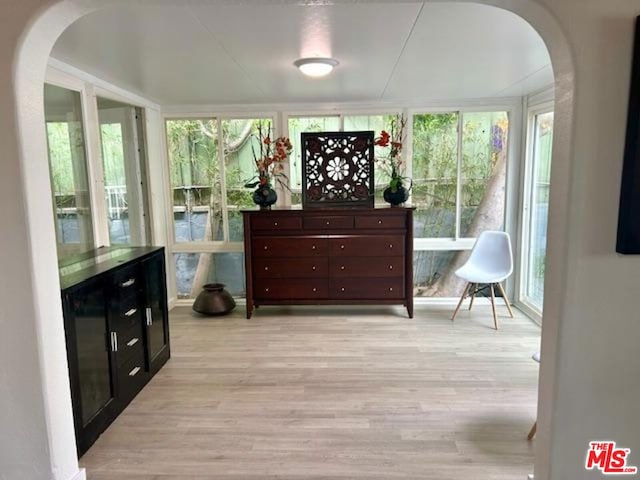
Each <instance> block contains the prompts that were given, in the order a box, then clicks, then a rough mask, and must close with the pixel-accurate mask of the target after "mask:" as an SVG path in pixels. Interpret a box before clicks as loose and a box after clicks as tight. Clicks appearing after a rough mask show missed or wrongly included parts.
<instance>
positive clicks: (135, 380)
mask: <svg viewBox="0 0 640 480" xmlns="http://www.w3.org/2000/svg"><path fill="white" fill-rule="evenodd" d="M146 377H147V372H146V371H145V365H144V350H143V349H140V350H139V351H136V352H135V353H134V355H133V356H132V357H131V358H129V359H128V360H127V361H126V362H125V363H124V364H123V365H122V366H120V367H118V397H120V398H122V399H123V400H125V401H129V400H131V399H132V398H133V397H134V396H135V395H136V393H138V392H139V391H140V389H141V388H142V387H143V386H144V383H145V381H146Z"/></svg>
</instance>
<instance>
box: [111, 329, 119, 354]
mask: <svg viewBox="0 0 640 480" xmlns="http://www.w3.org/2000/svg"><path fill="white" fill-rule="evenodd" d="M111 351H112V352H117V351H118V334H117V333H116V332H111Z"/></svg>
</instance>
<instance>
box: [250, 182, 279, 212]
mask: <svg viewBox="0 0 640 480" xmlns="http://www.w3.org/2000/svg"><path fill="white" fill-rule="evenodd" d="M277 200H278V195H277V194H276V191H275V190H274V189H273V188H271V187H270V186H269V185H260V186H259V187H258V188H256V190H255V191H254V192H253V203H255V204H256V205H259V206H260V210H270V209H271V205H273V204H274V203H276V201H277Z"/></svg>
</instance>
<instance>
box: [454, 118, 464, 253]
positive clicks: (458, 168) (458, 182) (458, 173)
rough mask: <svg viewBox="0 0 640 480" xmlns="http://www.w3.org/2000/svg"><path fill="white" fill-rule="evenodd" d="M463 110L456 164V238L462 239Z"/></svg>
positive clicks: (459, 127)
mask: <svg viewBox="0 0 640 480" xmlns="http://www.w3.org/2000/svg"><path fill="white" fill-rule="evenodd" d="M462 126H463V123H462V112H460V111H458V152H457V156H458V159H457V165H456V225H455V226H456V228H455V239H456V240H458V239H460V214H461V211H462V206H461V200H462Z"/></svg>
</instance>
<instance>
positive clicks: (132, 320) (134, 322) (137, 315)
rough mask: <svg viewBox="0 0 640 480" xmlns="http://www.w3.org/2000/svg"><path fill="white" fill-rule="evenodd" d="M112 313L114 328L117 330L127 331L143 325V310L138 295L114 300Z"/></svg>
mask: <svg viewBox="0 0 640 480" xmlns="http://www.w3.org/2000/svg"><path fill="white" fill-rule="evenodd" d="M111 315H112V320H113V329H114V330H116V331H117V332H121V333H122V332H126V331H128V330H130V329H132V328H134V327H136V326H138V325H140V326H141V325H142V312H141V311H140V304H139V302H138V297H137V296H133V297H127V298H126V299H125V300H121V301H117V302H114V303H113V304H112V306H111Z"/></svg>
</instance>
